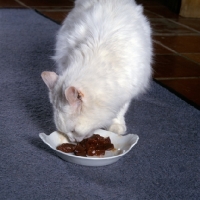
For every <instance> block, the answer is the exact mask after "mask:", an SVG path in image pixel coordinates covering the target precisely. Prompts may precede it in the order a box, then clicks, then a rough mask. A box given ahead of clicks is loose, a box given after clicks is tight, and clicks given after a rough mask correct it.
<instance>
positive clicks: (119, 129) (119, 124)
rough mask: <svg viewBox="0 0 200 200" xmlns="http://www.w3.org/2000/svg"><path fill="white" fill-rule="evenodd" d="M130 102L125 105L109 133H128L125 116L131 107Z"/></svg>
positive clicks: (114, 120) (113, 121)
mask: <svg viewBox="0 0 200 200" xmlns="http://www.w3.org/2000/svg"><path fill="white" fill-rule="evenodd" d="M129 104H130V102H127V103H125V105H124V106H123V107H122V108H121V109H120V111H119V113H118V114H117V117H116V118H114V119H113V120H112V124H111V126H110V127H109V128H108V131H111V132H114V133H117V134H120V135H123V134H125V132H126V123H125V119H124V115H125V113H126V111H127V109H128V107H129Z"/></svg>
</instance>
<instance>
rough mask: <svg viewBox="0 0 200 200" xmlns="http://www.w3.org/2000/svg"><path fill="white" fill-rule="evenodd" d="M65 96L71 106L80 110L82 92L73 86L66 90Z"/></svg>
mask: <svg viewBox="0 0 200 200" xmlns="http://www.w3.org/2000/svg"><path fill="white" fill-rule="evenodd" d="M65 97H66V99H67V101H68V102H69V105H70V106H73V107H74V108H76V109H79V110H80V108H81V104H82V98H83V93H82V92H80V91H79V90H77V88H75V87H73V86H71V87H69V88H67V89H66V90H65Z"/></svg>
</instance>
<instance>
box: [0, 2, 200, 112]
mask: <svg viewBox="0 0 200 200" xmlns="http://www.w3.org/2000/svg"><path fill="white" fill-rule="evenodd" d="M73 2H74V1H73V0H1V1H0V8H32V9H35V10H37V11H38V12H39V13H41V14H42V15H44V16H46V17H48V18H50V19H52V20H53V21H55V22H57V23H61V22H62V21H63V19H64V18H65V16H67V14H68V13H69V11H70V10H71V8H72V7H73V4H74V3H73ZM137 2H139V3H140V4H143V6H144V9H145V10H144V13H145V15H146V16H147V17H148V18H149V20H150V22H151V25H152V28H153V39H154V52H155V56H154V64H153V68H154V79H155V80H156V81H157V82H158V83H159V84H161V85H163V86H164V87H166V88H168V89H169V90H170V91H172V92H174V93H176V94H177V95H178V96H179V97H181V98H183V99H184V100H186V101H188V102H189V103H191V104H192V105H194V106H196V107H197V108H200V19H193V18H183V17H180V16H179V15H177V14H175V13H173V12H171V11H170V10H169V9H168V8H167V7H165V6H164V5H162V3H161V1H159V0H137Z"/></svg>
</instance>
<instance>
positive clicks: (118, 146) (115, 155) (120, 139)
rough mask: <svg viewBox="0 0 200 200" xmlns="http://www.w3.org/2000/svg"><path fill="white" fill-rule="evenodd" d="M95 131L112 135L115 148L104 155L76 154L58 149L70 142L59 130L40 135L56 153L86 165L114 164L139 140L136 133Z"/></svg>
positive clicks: (63, 157)
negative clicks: (124, 133) (83, 155)
mask: <svg viewBox="0 0 200 200" xmlns="http://www.w3.org/2000/svg"><path fill="white" fill-rule="evenodd" d="M94 133H95V134H99V135H101V136H103V137H110V139H111V142H112V143H113V144H114V147H115V150H112V151H106V153H105V155H104V156H103V157H94V156H88V157H81V156H75V155H74V154H72V153H64V152H62V151H59V150H57V149H56V147H57V146H58V145H60V144H62V143H66V142H67V143H69V141H68V140H67V138H66V137H64V136H63V135H62V134H60V133H59V132H57V131H55V132H53V133H51V134H50V135H46V134H45V133H40V134H39V137H40V138H41V139H42V141H43V142H44V143H45V144H47V145H48V146H49V147H50V148H52V149H53V150H55V152H56V154H57V155H58V156H59V157H61V158H62V159H63V160H66V161H68V162H72V163H76V164H79V165H86V166H104V165H109V164H112V163H114V162H116V161H118V160H119V159H120V158H121V157H122V156H124V155H125V154H127V153H128V152H129V151H130V150H131V149H132V148H133V146H134V145H136V144H137V142H138V140H139V137H138V135H134V134H128V135H124V136H121V135H117V134H115V133H112V132H109V131H105V130H101V129H98V130H96V131H95V132H94Z"/></svg>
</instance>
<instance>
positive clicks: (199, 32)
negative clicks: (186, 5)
mask: <svg viewBox="0 0 200 200" xmlns="http://www.w3.org/2000/svg"><path fill="white" fill-rule="evenodd" d="M168 20H169V21H171V22H173V23H175V24H178V25H180V26H183V27H185V28H188V29H189V30H191V31H194V32H197V33H198V34H200V31H197V30H196V29H193V28H191V27H189V26H187V25H185V24H181V23H180V22H176V21H174V20H173V19H168Z"/></svg>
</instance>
